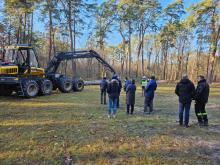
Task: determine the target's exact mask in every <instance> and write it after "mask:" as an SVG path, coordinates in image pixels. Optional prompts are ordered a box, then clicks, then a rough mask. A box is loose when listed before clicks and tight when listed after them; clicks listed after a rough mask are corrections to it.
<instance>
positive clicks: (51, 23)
mask: <svg viewBox="0 0 220 165" xmlns="http://www.w3.org/2000/svg"><path fill="white" fill-rule="evenodd" d="M47 4H48V5H49V6H50V7H49V10H48V15H49V60H50V59H51V55H52V34H53V18H52V9H51V0H48V1H47Z"/></svg>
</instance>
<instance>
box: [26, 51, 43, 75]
mask: <svg viewBox="0 0 220 165" xmlns="http://www.w3.org/2000/svg"><path fill="white" fill-rule="evenodd" d="M28 57H29V59H28V61H29V66H30V70H29V74H30V75H31V76H40V77H43V76H44V73H45V72H44V69H43V68H40V66H39V63H38V60H37V56H36V54H35V51H34V50H33V49H28Z"/></svg>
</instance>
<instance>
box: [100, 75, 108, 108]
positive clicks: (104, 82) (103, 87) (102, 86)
mask: <svg viewBox="0 0 220 165" xmlns="http://www.w3.org/2000/svg"><path fill="white" fill-rule="evenodd" d="M107 88H108V82H107V80H106V77H103V79H102V81H101V82H100V91H101V104H103V99H104V104H106V92H107Z"/></svg>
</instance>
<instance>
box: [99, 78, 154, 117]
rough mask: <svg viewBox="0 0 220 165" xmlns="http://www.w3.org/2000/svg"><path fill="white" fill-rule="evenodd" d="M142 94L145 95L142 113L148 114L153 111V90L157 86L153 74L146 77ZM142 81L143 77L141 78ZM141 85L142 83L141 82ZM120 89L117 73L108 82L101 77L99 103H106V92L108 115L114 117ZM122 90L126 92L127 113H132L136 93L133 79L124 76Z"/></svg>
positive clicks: (117, 106)
mask: <svg viewBox="0 0 220 165" xmlns="http://www.w3.org/2000/svg"><path fill="white" fill-rule="evenodd" d="M143 78H144V79H145V80H146V83H145V87H144V91H143V96H145V101H144V113H145V114H150V113H151V112H152V111H153V99H154V91H155V90H156V88H157V83H156V80H155V77H154V76H151V78H150V79H148V80H147V79H146V77H143ZM142 81H143V79H142ZM141 84H142V85H143V83H141ZM121 89H122V82H121V80H120V78H119V77H118V76H117V75H114V76H113V77H112V79H111V80H110V81H109V82H108V81H107V79H106V77H103V79H102V81H101V83H100V90H101V104H106V94H107V93H108V98H109V101H108V117H109V118H111V117H113V118H115V117H116V112H117V108H119V98H120V93H121ZM123 89H124V91H125V92H126V109H127V114H131V115H132V114H133V113H134V105H135V95H136V85H135V80H134V79H131V80H130V79H128V78H127V77H126V78H125V82H124V87H123Z"/></svg>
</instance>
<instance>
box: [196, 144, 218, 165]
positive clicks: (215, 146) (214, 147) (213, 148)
mask: <svg viewBox="0 0 220 165" xmlns="http://www.w3.org/2000/svg"><path fill="white" fill-rule="evenodd" d="M198 146H200V147H202V148H203V147H204V149H208V150H210V152H211V157H212V160H213V164H214V165H220V141H214V140H213V141H207V142H206V141H202V140H201V141H198Z"/></svg>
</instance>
